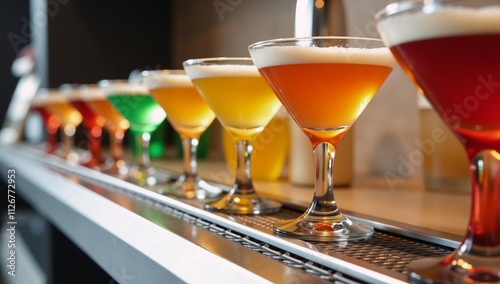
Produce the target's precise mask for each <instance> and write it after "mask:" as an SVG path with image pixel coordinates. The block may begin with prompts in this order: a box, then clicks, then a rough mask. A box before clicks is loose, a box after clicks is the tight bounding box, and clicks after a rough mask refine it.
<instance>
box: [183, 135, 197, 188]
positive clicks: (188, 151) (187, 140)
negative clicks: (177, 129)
mask: <svg viewBox="0 0 500 284" xmlns="http://www.w3.org/2000/svg"><path fill="white" fill-rule="evenodd" d="M198 144H199V140H198V138H194V137H183V138H182V148H183V151H184V154H183V156H184V173H183V175H184V179H185V180H194V179H196V177H197V176H198V165H197V162H196V159H197V157H196V153H197V151H198Z"/></svg>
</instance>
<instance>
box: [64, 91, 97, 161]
mask: <svg viewBox="0 0 500 284" xmlns="http://www.w3.org/2000/svg"><path fill="white" fill-rule="evenodd" d="M80 86H81V85H78V84H63V85H61V86H60V87H59V90H60V91H61V92H62V93H63V94H65V95H66V96H67V97H68V100H69V102H70V104H71V105H73V107H75V108H76V109H77V110H78V111H79V112H80V114H81V115H82V117H83V120H82V125H83V127H84V128H85V130H86V134H87V135H86V138H87V143H88V145H87V147H86V148H87V149H88V154H89V157H88V158H86V159H83V157H82V161H80V163H81V164H82V165H84V166H86V167H89V168H96V169H97V168H98V167H99V166H100V165H101V164H102V163H104V156H103V155H102V152H101V140H102V128H103V127H104V124H105V123H106V120H105V119H104V117H102V116H100V115H98V114H96V113H95V112H94V111H92V110H91V109H90V108H89V106H88V105H87V104H86V103H85V102H84V101H83V99H82V94H81V92H80Z"/></svg>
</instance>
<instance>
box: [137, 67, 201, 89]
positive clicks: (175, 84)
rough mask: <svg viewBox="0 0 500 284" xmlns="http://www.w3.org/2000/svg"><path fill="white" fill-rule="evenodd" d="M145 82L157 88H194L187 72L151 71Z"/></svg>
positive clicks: (149, 86) (147, 85)
mask: <svg viewBox="0 0 500 284" xmlns="http://www.w3.org/2000/svg"><path fill="white" fill-rule="evenodd" d="M144 84H145V85H146V87H148V88H149V89H150V90H151V89H156V88H193V87H194V86H193V82H191V79H190V78H189V76H188V75H187V74H186V73H184V72H183V73H170V72H168V71H167V72H161V71H158V72H151V73H150V74H149V75H148V76H146V77H144Z"/></svg>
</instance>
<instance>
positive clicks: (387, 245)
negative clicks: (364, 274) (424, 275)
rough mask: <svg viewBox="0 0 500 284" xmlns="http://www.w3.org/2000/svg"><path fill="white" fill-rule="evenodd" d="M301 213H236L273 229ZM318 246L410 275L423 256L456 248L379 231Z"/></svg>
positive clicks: (248, 221)
mask: <svg viewBox="0 0 500 284" xmlns="http://www.w3.org/2000/svg"><path fill="white" fill-rule="evenodd" d="M298 214H299V213H298V212H296V211H293V210H290V209H283V210H281V211H280V212H278V213H277V214H274V215H269V216H232V218H234V219H236V220H239V221H240V222H242V223H245V224H248V223H252V224H254V225H258V226H261V227H263V228H266V229H269V230H272V224H273V223H275V222H276V221H280V220H283V219H291V218H295V217H297V216H298ZM314 246H316V247H319V248H321V249H322V250H323V251H325V252H326V253H328V254H335V253H337V254H342V255H345V256H348V257H352V258H355V259H357V260H361V261H364V262H367V263H370V264H374V265H377V266H379V267H381V268H384V269H388V270H391V271H394V272H397V273H401V274H406V266H407V265H408V264H409V263H410V262H411V261H413V260H416V259H419V258H422V257H429V256H431V257H439V256H445V255H448V254H449V253H450V252H451V251H452V249H451V248H449V247H445V246H441V245H436V244H433V243H429V242H423V241H421V240H415V239H411V238H408V237H403V236H398V235H394V234H390V233H386V232H383V231H379V230H376V231H375V233H374V234H373V236H372V237H371V238H370V239H368V240H363V241H357V242H340V243H335V242H328V243H322V242H316V243H314Z"/></svg>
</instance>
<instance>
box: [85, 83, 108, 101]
mask: <svg viewBox="0 0 500 284" xmlns="http://www.w3.org/2000/svg"><path fill="white" fill-rule="evenodd" d="M80 95H81V98H82V100H84V101H91V100H97V99H103V98H106V95H105V94H104V92H103V91H102V90H101V89H99V87H98V86H97V84H85V85H81V86H80Z"/></svg>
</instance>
